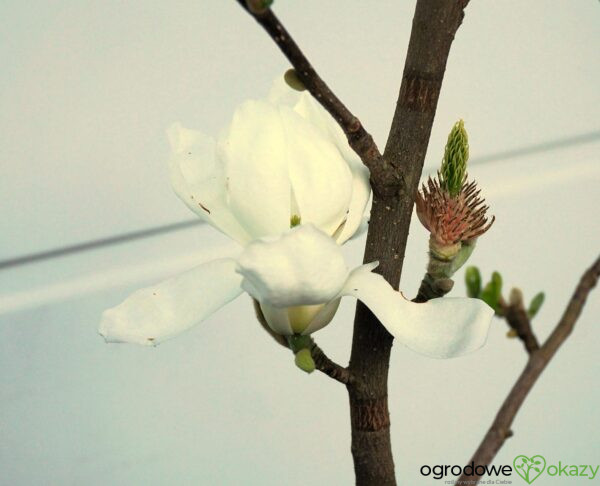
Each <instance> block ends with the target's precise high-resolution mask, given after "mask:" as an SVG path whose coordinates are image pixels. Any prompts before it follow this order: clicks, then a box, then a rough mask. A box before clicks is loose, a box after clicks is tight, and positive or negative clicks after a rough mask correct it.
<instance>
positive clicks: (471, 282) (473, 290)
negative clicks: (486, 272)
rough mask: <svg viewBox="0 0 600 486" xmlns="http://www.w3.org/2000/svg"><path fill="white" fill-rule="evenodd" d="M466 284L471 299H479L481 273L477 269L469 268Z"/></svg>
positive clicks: (466, 273) (466, 274)
mask: <svg viewBox="0 0 600 486" xmlns="http://www.w3.org/2000/svg"><path fill="white" fill-rule="evenodd" d="M465 284H466V285H467V295H468V296H469V297H475V298H477V297H479V295H480V294H481V273H480V272H479V268H477V267H468V268H467V271H466V272H465Z"/></svg>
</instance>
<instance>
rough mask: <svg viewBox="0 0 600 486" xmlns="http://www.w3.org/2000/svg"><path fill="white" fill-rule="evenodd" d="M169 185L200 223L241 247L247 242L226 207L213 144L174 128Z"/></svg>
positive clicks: (171, 130)
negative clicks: (214, 229)
mask: <svg viewBox="0 0 600 486" xmlns="http://www.w3.org/2000/svg"><path fill="white" fill-rule="evenodd" d="M167 135H168V137H169V142H170V143H171V150H172V154H171V158H170V160H169V168H170V172H171V185H172V186H173V190H174V191H175V193H176V194H177V195H178V196H179V198H180V199H181V200H182V201H183V202H184V203H185V204H186V205H187V206H188V207H189V208H190V209H191V210H192V211H193V212H194V213H196V214H197V215H198V216H199V217H200V218H201V219H203V220H204V221H206V222H207V223H209V224H211V225H212V226H214V227H216V228H217V229H219V230H220V231H222V232H223V233H225V234H227V235H228V236H230V237H231V238H233V239H234V240H237V241H238V242H240V243H245V242H247V241H249V240H250V237H249V235H248V234H247V232H246V231H245V230H244V229H243V228H242V227H241V226H240V224H239V223H238V221H237V220H236V218H235V216H234V215H233V214H232V212H231V210H230V209H229V207H228V205H227V200H226V190H225V187H226V186H225V182H226V181H225V173H224V170H223V167H222V164H220V163H219V162H218V161H217V160H216V153H215V148H216V147H215V141H214V140H213V139H212V138H211V137H208V136H207V135H204V134H203V133H201V132H198V131H196V130H189V129H186V128H183V127H182V126H181V125H180V124H179V123H175V124H173V125H172V126H171V127H170V128H169V129H168V130H167Z"/></svg>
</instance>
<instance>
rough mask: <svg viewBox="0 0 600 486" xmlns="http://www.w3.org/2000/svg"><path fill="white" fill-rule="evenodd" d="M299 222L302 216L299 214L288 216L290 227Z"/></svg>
mask: <svg viewBox="0 0 600 486" xmlns="http://www.w3.org/2000/svg"><path fill="white" fill-rule="evenodd" d="M301 222H302V218H301V217H300V216H298V215H297V214H292V217H291V218H290V228H295V227H296V226H298V225H299V224H300V223H301Z"/></svg>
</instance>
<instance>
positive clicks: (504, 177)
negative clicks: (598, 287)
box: [0, 0, 600, 485]
mask: <svg viewBox="0 0 600 486" xmlns="http://www.w3.org/2000/svg"><path fill="white" fill-rule="evenodd" d="M413 10H414V2H397V1H391V0H390V1H383V0H381V1H379V2H358V1H348V2H342V1H337V2H334V1H329V2H324V1H315V0H303V1H302V2H292V1H290V0H276V12H277V13H278V14H279V16H280V17H281V19H282V20H283V21H284V23H285V24H286V25H287V27H288V28H289V30H290V31H291V32H292V33H293V34H294V36H295V38H296V40H297V41H298V42H299V43H300V45H301V46H302V47H303V49H304V50H305V52H306V53H307V55H308V56H309V57H310V59H311V60H312V61H313V63H314V65H315V66H316V67H317V69H318V70H319V71H320V73H321V74H322V76H323V77H324V78H325V79H326V81H327V82H328V83H329V84H330V85H331V87H332V88H333V89H334V90H335V91H336V93H337V94H338V95H339V96H340V97H341V98H342V99H343V100H344V101H345V102H346V103H347V105H348V106H349V107H350V108H351V109H352V110H353V112H355V113H356V114H357V115H358V116H359V117H360V118H361V120H362V121H363V123H364V124H365V126H366V127H367V128H368V129H369V130H370V131H371V133H372V134H373V135H374V137H375V139H376V140H377V142H378V143H379V144H380V146H383V145H384V143H385V139H386V134H387V130H388V127H389V124H390V121H391V116H392V114H393V109H394V106H395V100H396V96H397V91H398V88H399V83H400V78H401V73H402V67H403V64H404V56H405V52H406V46H407V42H408V36H409V33H410V25H411V20H412V13H413ZM0 19H1V20H0V61H1V65H2V70H1V72H0V107H1V109H0V169H1V173H0V175H1V177H0V195H1V196H2V206H1V209H0V211H1V227H0V260H6V259H10V258H14V257H17V256H20V255H23V254H28V253H31V252H38V251H44V250H49V249H52V248H55V247H60V246H63V245H69V244H75V243H79V242H82V241H87V240H93V239H95V238H102V237H107V236H111V235H114V234H118V233H122V232H127V231H133V230H138V229H143V228H147V227H152V226H156V225H160V224H167V223H171V222H176V221H184V220H188V219H190V217H193V215H191V214H190V213H189V211H188V210H187V209H186V208H185V207H184V206H183V205H182V204H181V203H180V202H179V200H178V199H177V198H176V197H174V196H173V195H172V192H171V189H170V187H169V184H168V177H167V173H166V162H165V161H166V158H167V155H168V146H167V143H166V137H165V135H164V131H165V129H166V127H168V126H169V125H170V124H171V123H172V122H174V121H181V122H182V123H183V124H184V125H187V126H190V127H193V128H198V129H201V130H204V131H206V132H207V133H210V134H213V135H216V134H217V133H218V132H219V130H220V129H221V128H222V127H223V126H224V125H225V124H227V123H228V120H229V118H230V116H231V113H232V111H233V109H234V108H235V106H236V105H237V104H239V103H240V102H241V101H243V100H244V99H247V98H251V97H254V98H258V97H261V96H264V95H265V94H266V92H267V91H268V89H269V86H270V83H271V82H272V80H273V79H274V77H276V76H277V75H279V74H280V73H282V72H283V71H284V70H285V69H286V68H287V64H286V63H285V61H284V59H283V57H282V56H281V54H280V53H279V52H278V51H277V49H276V48H275V46H274V45H273V44H272V41H270V39H269V38H268V37H267V36H266V35H265V34H264V32H262V30H261V29H260V28H259V26H258V25H256V24H255V23H254V22H253V21H252V20H251V19H250V18H249V17H248V15H247V14H245V13H244V12H243V11H242V10H241V9H240V8H239V6H238V5H237V3H236V2H234V1H233V0H231V1H228V2H225V1H222V2H221V1H219V2H217V1H213V2H208V1H200V2H198V1H195V2H192V1H189V0H180V1H174V2H168V3H167V2H154V1H152V2H150V1H145V2H141V1H137V2H136V1H134V2H122V1H116V0H105V1H103V2H93V1H77V2H75V1H68V0H54V1H44V2H42V1H39V0H38V1H19V2H16V1H12V0H9V1H5V2H3V3H2V4H1V5H0ZM599 20H600V4H599V3H598V2H597V1H592V0H585V1H584V0H577V1H571V2H564V1H558V0H555V1H541V0H536V1H529V2H521V1H516V0H511V1H509V0H505V1H500V2H489V1H485V0H473V1H472V2H471V4H470V5H469V7H468V8H467V12H466V17H465V21H464V24H463V26H462V27H461V28H460V30H459V32H458V34H457V37H456V40H455V42H454V45H453V48H452V51H451V56H450V60H449V66H448V70H447V73H446V77H445V81H444V86H443V90H442V96H441V98H440V101H439V109H438V113H437V116H436V122H435V125H434V128H433V133H432V138H431V145H430V149H429V152H428V155H427V162H426V164H427V167H428V168H430V169H432V168H435V167H436V166H437V164H438V163H439V160H440V158H441V155H442V153H443V146H444V142H445V138H446V135H447V132H448V130H449V128H450V127H451V126H452V123H453V122H454V121H455V120H456V119H458V118H464V119H465V123H466V126H467V129H468V131H469V135H470V142H471V156H472V160H473V164H472V166H471V170H470V172H471V175H472V176H474V177H475V178H476V179H477V180H478V181H479V182H480V185H481V187H482V188H483V190H484V192H485V194H486V196H487V199H488V202H489V203H490V205H491V207H492V209H491V211H492V212H493V213H494V214H495V215H496V217H497V222H496V223H495V225H494V227H493V228H492V230H491V231H490V232H489V233H488V234H486V235H485V237H483V238H482V239H481V240H480V243H479V245H478V248H477V250H476V253H475V255H474V257H473V259H472V262H473V263H474V264H478V265H479V266H480V267H481V268H482V270H483V271H484V273H485V274H489V273H491V271H492V270H494V269H498V270H500V271H501V272H502V274H503V276H504V278H505V282H506V284H507V285H508V286H511V285H518V286H520V287H521V288H522V289H523V291H524V293H525V295H526V297H531V296H533V294H534V293H536V292H537V291H538V290H545V291H546V295H547V302H546V304H545V305H544V307H543V308H542V311H541V313H540V315H539V317H537V318H536V320H535V322H534V327H535V329H536V331H538V334H539V336H540V337H541V338H545V336H546V335H547V334H548V333H549V332H550V331H551V329H552V328H553V326H554V325H555V323H556V322H557V320H558V318H559V316H560V313H561V311H562V309H563V308H564V306H565V303H566V302H567V300H568V298H569V297H570V294H571V293H572V290H573V288H574V285H575V283H576V282H577V280H578V278H579V276H580V274H581V273H582V272H583V270H584V269H585V268H586V267H587V266H589V264H591V262H592V261H593V259H594V258H595V257H596V256H597V253H598V246H599V245H598V241H599V236H600V224H599V223H598V216H597V212H598V204H599V203H600V198H599V197H598V187H599V186H598V183H599V182H600V164H599V160H598V153H599V150H598V149H599V148H600V135H599V133H600V123H599V117H598V106H600V91H599V90H598V89H597V86H598V80H599V75H600V58H599V57H598V55H597V48H598V42H599V41H600V22H599ZM582 134H591V135H589V136H587V137H585V138H586V140H587V141H588V142H587V143H580V144H577V145H573V144H572V145H568V146H564V147H563V148H560V149H555V150H552V151H545V152H543V151H537V152H534V153H531V154H529V155H526V156H521V157H510V158H509V157H506V158H501V159H500V160H495V161H494V160H493V161H489V162H485V163H484V160H485V158H486V157H488V156H493V155H494V154H498V153H502V152H505V151H510V150H513V149H514V150H519V149H522V148H526V147H530V146H535V145H538V144H542V145H543V144H546V143H548V142H556V141H557V140H558V141H560V140H562V139H565V138H566V139H568V138H570V137H575V136H579V135H582ZM477 159H480V160H481V164H480V165H477ZM426 240H427V235H426V233H425V231H424V230H423V229H422V228H421V227H420V226H418V224H415V225H414V227H413V228H411V235H410V239H409V246H408V249H407V255H406V263H405V272H404V275H403V279H402V284H401V288H402V289H403V290H404V292H405V293H407V294H412V293H414V292H415V291H416V288H417V286H418V283H419V280H420V278H421V276H422V272H423V269H424V265H425V252H426ZM363 243H364V240H359V241H357V242H354V243H352V244H351V245H349V246H348V247H347V249H346V251H347V255H348V260H349V262H350V263H352V264H357V263H358V262H360V260H361V253H362V244H363ZM231 249H232V245H231V243H229V242H228V241H227V240H226V239H225V238H224V237H222V236H220V235H218V234H216V233H215V232H214V230H212V229H210V228H208V227H205V226H198V227H195V228H192V229H188V230H184V231H179V232H176V233H171V234H169V235H163V236H160V237H155V238H150V239H146V240H143V241H137V242H132V243H128V244H123V245H118V246H113V247H110V248H106V249H103V250H96V251H93V252H88V253H82V254H79V255H76V256H71V257H63V258H56V259H53V260H49V261H46V262H41V263H36V264H31V265H27V266H20V267H14V268H9V269H4V270H0V484H10V485H37V484H50V485H65V484H73V485H79V484H86V485H96V484H97V485H107V484H110V485H113V484H114V485H138V484H139V485H166V484H169V485H171V484H177V485H179V484H181V485H186V484H202V485H205V484H206V485H216V484H218V485H238V484H244V485H245V484H257V485H280V484H286V485H300V484H306V483H310V484H323V485H346V484H352V482H353V470H352V462H351V457H350V450H349V448H350V433H349V418H348V410H347V408H348V407H347V397H346V392H345V390H344V388H343V387H342V386H339V385H338V384H337V383H334V382H332V381H330V380H328V379H327V378H326V377H324V376H322V375H319V374H314V375H311V376H306V375H304V374H302V373H301V372H300V371H298V370H297V369H296V368H295V367H294V365H293V357H292V355H291V353H289V352H286V351H285V350H284V349H283V348H280V347H278V346H276V345H275V344H273V343H272V342H271V341H270V340H269V338H268V337H267V336H266V335H265V334H264V332H263V331H262V330H260V329H259V327H258V325H257V324H256V323H255V322H254V321H253V317H252V312H251V305H250V302H249V300H248V299H247V298H246V297H243V298H240V299H239V300H238V301H236V302H234V303H233V304H231V305H229V306H228V307H227V308H225V309H224V310H222V311H220V312H219V313H217V314H216V315H215V316H213V317H212V318H210V319H209V320H207V321H206V322H205V323H203V324H202V325H201V326H199V327H198V328H196V329H194V330H192V331H191V332H189V333H188V334H186V335H184V336H181V337H180V338H178V339H174V340H172V341H170V342H167V343H165V344H163V345H161V346H159V347H157V348H152V349H146V348H143V349H142V348H138V347H134V346H125V345H124V346H116V345H106V344H104V342H103V341H102V339H101V338H100V337H99V336H98V335H97V334H96V328H97V324H98V319H99V316H100V314H101V312H102V310H103V309H105V308H107V307H110V306H112V305H114V304H116V303H118V302H119V301H120V300H122V299H123V298H124V297H125V296H126V295H127V294H128V293H129V292H131V291H132V290H134V289H136V288H138V287H140V286H142V285H146V284H149V283H151V282H154V281H156V280H158V279H161V278H163V277H165V276H167V275H170V274H173V273H176V272H177V271H179V270H182V269H185V268H188V267H190V266H192V265H193V264H194V263H196V262H198V261H202V260H205V259H210V258H212V257H214V256H215V255H221V254H225V253H227V252H228V251H230V250H231ZM458 280H459V282H457V286H456V289H455V290H454V291H453V295H461V294H463V293H464V287H463V286H462V283H461V282H460V278H459V279H458ZM353 307H354V303H353V302H352V301H350V300H348V301H347V302H345V303H343V306H342V308H341V310H340V312H339V313H338V316H337V317H336V319H335V321H334V323H333V324H332V325H330V326H329V327H327V328H326V329H325V330H323V331H321V332H319V334H318V335H317V338H318V341H319V344H320V345H321V346H322V347H323V348H324V349H325V350H326V351H327V352H328V354H330V355H331V356H332V357H334V358H336V359H337V360H339V361H341V362H343V363H345V362H346V360H347V358H348V353H349V345H350V337H351V319H352V312H353ZM599 311H600V299H599V298H598V294H597V293H596V294H592V296H591V298H590V301H589V302H588V305H587V307H586V308H585V310H584V314H583V315H582V317H581V319H580V320H579V322H578V324H577V327H576V330H575V333H574V335H573V336H572V337H571V338H570V339H569V341H568V342H567V343H566V345H565V346H564V348H563V349H561V350H560V352H559V354H558V355H557V357H556V359H555V360H554V361H553V362H552V364H551V365H550V367H549V369H548V370H547V372H545V373H544V375H543V376H542V378H541V380H540V382H539V383H538V385H537V386H536V387H535V389H534V390H533V392H532V394H531V396H530V398H529V399H528V401H527V402H526V404H525V406H524V407H523V409H522V411H521V412H520V414H519V415H518V417H517V420H516V422H515V424H514V431H515V436H514V437H513V438H511V439H510V440H509V441H508V442H507V443H506V445H505V447H504V448H503V449H502V451H501V453H500V454H499V456H498V457H497V460H496V464H510V463H512V459H513V458H514V457H515V456H516V455H518V454H526V455H534V454H542V455H544V456H545V457H546V459H547V460H548V463H549V464H554V463H556V464H558V461H559V460H560V461H562V463H563V464H564V463H565V462H568V463H571V464H584V463H585V464H594V465H597V464H600V454H599V452H600V448H599V447H598V444H599V442H598V438H597V408H598V406H599V405H600V394H599V392H598V389H599V388H598V381H597V377H598V374H599V373H600V367H599V365H598V359H597V349H598V345H599V344H600V343H599V335H600V333H599V331H598V315H599ZM505 332H506V326H505V324H504V323H503V322H501V321H496V322H495V323H494V325H493V327H492V331H491V334H490V339H489V342H488V344H487V345H486V347H485V348H483V349H482V350H481V351H479V352H477V353H476V354H473V355H471V356H468V357H464V358H460V359H456V360H450V361H436V360H429V359H426V358H423V357H421V356H418V355H416V354H414V353H412V352H410V351H408V350H406V349H404V348H402V347H401V346H400V345H398V346H396V347H395V349H394V354H393V358H392V363H391V376H390V410H391V418H392V434H393V447H394V457H395V461H396V467H397V476H398V478H399V482H400V483H401V484H410V485H412V484H440V483H439V482H436V481H434V480H431V479H430V480H426V479H423V478H422V477H421V476H420V475H419V468H420V467H421V465H423V464H430V465H434V464H463V463H465V462H466V461H467V460H468V459H469V457H470V455H471V454H472V452H473V451H474V449H475V447H476V445H477V444H478V442H479V440H480V438H481V437H482V436H483V434H484V432H485V430H486V429H487V427H488V426H489V424H490V423H491V420H492V418H493V416H494V414H495V412H496V410H497V408H498V406H499V405H500V402H501V400H502V399H503V397H504V396H505V395H506V393H507V392H508V390H509V389H510V386H511V385H512V383H513V382H514V380H515V379H516V376H517V375H518V373H519V372H520V370H521V368H522V367H523V365H524V363H525V359H526V357H525V353H524V352H523V350H522V349H521V345H520V343H519V342H516V341H514V340H509V339H506V338H505ZM513 481H514V482H515V483H518V482H520V479H519V478H517V477H515V476H513ZM566 481H567V480H566V479H563V478H555V479H551V478H548V477H547V476H545V477H544V478H543V479H542V478H540V479H539V480H538V481H536V485H537V484H542V485H543V484H561V485H562V484H568V483H566ZM568 481H569V482H571V481H573V482H575V481H577V480H576V479H570V480H568ZM523 484H524V483H523Z"/></svg>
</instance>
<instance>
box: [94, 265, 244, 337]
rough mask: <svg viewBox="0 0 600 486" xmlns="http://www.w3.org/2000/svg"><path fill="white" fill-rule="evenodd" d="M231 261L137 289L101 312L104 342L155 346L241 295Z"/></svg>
mask: <svg viewBox="0 0 600 486" xmlns="http://www.w3.org/2000/svg"><path fill="white" fill-rule="evenodd" d="M241 280H242V279H241V277H240V275H239V274H237V273H236V272H235V260H233V259H230V258H223V259H219V260H214V261H212V262H208V263H205V264H203V265H199V266H197V267H195V268H193V269H192V270H189V271H187V272H185V273H183V274H181V275H178V276H176V277H173V278H170V279H169V280H165V281H164V282H161V283H159V284H157V285H154V286H152V287H148V288H145V289H141V290H138V291H137V292H134V293H133V294H131V295H130V296H129V297H128V298H127V299H126V300H125V301H124V302H123V303H121V304H120V305H118V306H116V307H113V308H112V309H108V310H107V311H105V312H104V314H103V315H102V321H101V323H100V328H99V332H100V334H101V335H102V336H104V338H105V339H106V341H107V342H126V343H136V344H143V345H148V346H152V345H156V344H158V343H160V342H162V341H164V340H166V339H169V338H170V337H173V336H175V335H176V334H179V333H181V332H183V331H185V330H187V329H189V328H190V327H192V326H193V325H194V324H197V323H199V322H200V321H202V320H203V319H205V318H206V317H208V316H209V315H211V314H212V313H213V312H215V311H216V310H217V309H220V308H221V307H223V306H224V305H225V304H227V303H228V302H230V301H231V300H233V299H234V298H235V297H237V296H238V295H240V294H241V292H242V289H241V287H240V283H241Z"/></svg>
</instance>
